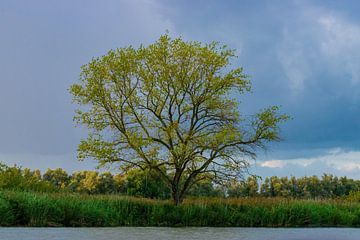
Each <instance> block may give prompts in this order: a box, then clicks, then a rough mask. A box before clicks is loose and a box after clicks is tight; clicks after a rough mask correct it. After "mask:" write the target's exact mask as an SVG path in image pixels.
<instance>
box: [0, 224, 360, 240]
mask: <svg viewBox="0 0 360 240" xmlns="http://www.w3.org/2000/svg"><path fill="white" fill-rule="evenodd" d="M0 239H1V240H13V239H19V240H20V239H21V240H45V239H46V240H48V239H51V240H70V239H71V240H122V239H124V240H125V239H126V240H135V239H136V240H143V239H144V240H145V239H146V240H149V239H155V240H165V239H166V240H168V239H171V240H180V239H199V240H200V239H205V240H212V239H214V240H219V239H226V240H235V239H236V240H302V239H303V240H359V239H360V229H354V228H307V229H305V228H286V229H284V228H153V227H147V228H143V227H119V228H0Z"/></svg>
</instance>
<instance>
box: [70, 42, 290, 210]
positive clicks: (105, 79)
mask: <svg viewBox="0 0 360 240" xmlns="http://www.w3.org/2000/svg"><path fill="white" fill-rule="evenodd" d="M233 57H234V51H233V50H230V49H228V48H227V47H226V46H220V45H219V44H217V43H210V44H205V45H204V44H201V43H199V42H185V41H183V40H182V39H181V38H176V39H173V40H172V39H171V38H170V37H169V36H168V35H163V36H161V37H160V38H159V40H158V41H157V42H155V43H154V44H152V45H149V46H148V47H144V46H141V47H140V48H138V49H135V48H133V47H127V48H120V49H116V50H111V51H109V52H108V54H106V55H104V56H102V57H99V58H94V59H93V60H91V61H90V62H89V63H88V64H87V65H85V66H83V67H82V72H81V78H80V82H79V83H77V84H74V85H72V86H71V88H70V92H71V93H72V95H73V99H74V101H75V102H76V103H78V104H80V105H82V106H84V108H81V109H79V110H78V111H77V116H76V119H77V121H78V122H79V123H80V124H83V125H85V126H86V127H88V128H89V130H90V134H89V137H88V138H87V139H86V140H83V141H81V143H80V145H79V147H78V156H79V159H85V158H89V157H90V158H95V159H97V160H98V161H99V163H100V164H106V163H119V165H120V167H121V169H122V170H124V171H125V172H126V171H128V170H129V169H132V168H137V169H141V170H145V169H150V170H151V171H156V172H158V174H159V175H160V176H161V178H162V181H164V183H165V184H166V185H167V186H168V188H169V189H170V190H171V194H172V198H173V200H174V202H175V204H179V203H181V202H182V200H183V198H184V196H185V195H186V193H187V192H188V190H189V189H190V188H191V186H193V185H194V184H196V183H197V182H199V181H202V180H204V179H205V178H208V177H209V176H211V178H212V179H216V180H217V181H218V182H220V181H221V180H228V179H231V178H233V179H234V178H235V179H238V178H241V177H242V171H243V170H244V169H245V168H246V167H247V166H248V159H249V157H254V156H255V153H256V149H257V147H263V146H265V144H266V143H267V142H269V141H275V140H278V139H279V128H278V125H279V123H281V122H283V121H285V120H286V119H287V118H288V117H287V116H286V115H282V114H279V113H278V107H270V108H267V109H265V110H263V111H261V112H260V113H258V114H256V115H254V116H253V117H251V118H249V119H247V118H245V115H244V114H240V113H239V112H238V104H237V103H238V101H237V99H233V98H232V97H230V96H236V97H238V96H237V95H235V94H238V93H244V92H247V91H249V89H250V82H249V80H248V78H247V76H246V75H244V73H243V70H242V68H238V67H235V68H232V67H231V66H230V63H231V60H232V59H233Z"/></svg>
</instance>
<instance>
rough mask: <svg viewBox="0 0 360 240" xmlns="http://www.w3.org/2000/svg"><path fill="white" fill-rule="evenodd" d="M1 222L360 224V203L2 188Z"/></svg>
mask: <svg viewBox="0 0 360 240" xmlns="http://www.w3.org/2000/svg"><path fill="white" fill-rule="evenodd" d="M0 225H1V226H32V227H41V226H45V227H61V226H64V227H115V226H209V227H210V226H211V227H359V226H360V204H359V203H351V202H347V201H343V200H290V199H280V198H272V199H269V198H248V199H210V198H204V199H192V200H186V201H185V202H184V204H182V205H181V206H174V205H173V204H172V203H171V202H170V201H165V200H150V199H142V198H134V197H124V196H115V195H80V194H64V193H51V194H50V193H31V192H19V191H1V192H0Z"/></svg>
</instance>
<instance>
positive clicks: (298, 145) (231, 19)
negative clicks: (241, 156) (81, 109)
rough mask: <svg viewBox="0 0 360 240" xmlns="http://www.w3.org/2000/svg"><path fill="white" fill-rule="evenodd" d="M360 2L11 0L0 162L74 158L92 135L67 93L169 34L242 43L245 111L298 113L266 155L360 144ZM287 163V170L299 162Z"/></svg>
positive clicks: (4, 13) (1, 41) (6, 7)
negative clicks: (132, 48)
mask: <svg viewBox="0 0 360 240" xmlns="http://www.w3.org/2000/svg"><path fill="white" fill-rule="evenodd" d="M359 8H360V6H359V4H358V3H357V1H342V2H341V4H340V3H339V2H335V1H226V2H220V1H149V0H147V1H146V0H143V1H105V2H99V1H61V2H59V1H33V2H31V3H30V2H28V1H2V2H1V3H0V31H1V38H0V52H1V55H0V73H1V80H0V81H1V88H0V111H1V119H0V123H1V124H0V133H1V136H0V154H2V155H0V157H1V156H4V157H7V158H11V159H16V160H17V159H18V158H19V157H14V156H18V154H22V156H24V155H25V156H26V155H28V156H29V159H31V161H29V162H32V163H34V162H35V161H36V156H39V158H40V157H41V158H42V159H45V157H44V156H43V155H52V156H58V157H54V158H52V159H64V160H56V162H57V163H58V165H59V166H60V165H61V164H63V165H66V164H68V163H69V161H75V160H74V159H71V160H69V158H72V157H73V155H74V152H75V149H76V145H77V143H78V141H79V140H80V139H81V137H82V136H84V135H85V131H84V130H83V129H75V128H74V124H73V122H72V116H73V110H74V106H72V105H71V96H69V94H68V92H67V89H68V87H69V86H70V84H72V83H73V82H74V81H76V80H77V79H78V74H79V71H80V66H81V65H82V64H85V63H86V62H88V61H89V60H90V59H91V58H92V57H94V56H99V55H102V54H104V53H106V52H107V51H108V50H109V49H111V48H115V47H121V46H126V45H129V44H133V45H138V44H140V43H145V44H147V43H150V42H152V41H154V40H155V39H156V38H157V37H158V36H159V35H160V34H161V33H164V32H165V30H169V31H170V33H171V35H175V36H178V35H181V36H183V37H184V38H185V39H189V40H200V41H205V42H209V41H212V40H218V41H220V42H221V43H225V44H228V45H229V46H230V47H232V48H236V49H237V54H238V55H239V58H238V59H236V60H235V62H234V64H237V65H241V66H243V67H244V69H245V72H246V73H247V74H249V75H251V79H252V82H253V93H252V94H249V95H246V96H244V98H243V99H241V100H242V104H241V110H242V111H245V112H246V113H248V114H251V113H254V112H256V110H259V109H261V108H263V107H265V106H268V105H281V106H282V110H283V111H284V112H287V113H289V114H290V115H291V116H292V117H293V120H291V121H290V122H289V123H287V124H285V125H284V126H283V128H282V133H283V138H284V141H283V142H281V143H277V144H274V145H272V147H271V149H272V150H271V151H270V152H269V153H267V154H264V155H260V156H259V157H260V160H261V159H262V160H268V161H270V160H276V159H278V160H279V159H280V160H284V159H293V158H296V159H298V158H311V157H314V156H315V155H314V154H315V153H319V154H320V153H321V154H325V155H326V153H325V152H326V151H327V149H333V148H341V149H342V150H343V151H351V152H354V151H355V152H356V151H359V150H360V145H359V144H360V141H359V137H358V135H359V132H360V127H359V126H360V124H359V120H360V105H359V102H360V101H359V100H360V64H359V62H360V17H359V16H358V14H357V12H358V11H357V10H358V9H359ZM5 154H6V155H5ZM11 156H13V157H11ZM59 156H68V157H59ZM316 156H318V155H316ZM339 156H340V157H341V156H343V155H339ZM65 158H66V160H65ZM49 159H50V158H49ZM4 160H6V159H4ZM14 161H15V160H14ZM53 161H55V160H53ZM322 161H323V159H322ZM354 161H355V160H354ZM34 164H35V163H34ZM85 165H86V164H85ZM85 165H84V166H85ZM34 166H37V165H36V164H35V165H34ZM89 166H90V165H89ZM287 166H292V167H288V168H283V170H284V169H285V170H284V171H288V172H289V174H290V173H291V171H292V170H291V169H294V168H295V167H296V165H287ZM306 166H308V165H306ZM306 166H303V167H304V168H306ZM312 166H313V167H314V168H317V167H318V164H315V163H314V164H313V165H312ZM74 168H75V167H74ZM264 168H266V166H265V167H264ZM339 171H342V170H341V169H340V170H339Z"/></svg>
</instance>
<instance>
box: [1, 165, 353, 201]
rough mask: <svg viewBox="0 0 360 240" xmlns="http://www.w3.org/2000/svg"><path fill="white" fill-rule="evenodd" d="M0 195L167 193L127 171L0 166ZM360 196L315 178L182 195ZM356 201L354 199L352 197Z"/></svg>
mask: <svg viewBox="0 0 360 240" xmlns="http://www.w3.org/2000/svg"><path fill="white" fill-rule="evenodd" d="M0 189H3V190H6V189H7V190H17V191H18V190H20V191H34V192H63V193H64V192H65V193H80V194H90V195H96V194H103V195H104V194H111V195H114V194H117V195H127V196H137V197H144V198H152V199H169V198H170V197H171V194H170V190H169V188H168V187H167V186H166V184H164V182H163V181H162V180H161V177H160V176H159V175H158V174H157V172H150V171H149V170H145V171H143V170H138V169H132V170H130V171H128V172H127V173H126V174H112V173H110V172H102V173H100V172H96V171H78V172H74V173H73V174H68V173H67V172H66V171H64V170H63V169H60V168H58V169H54V170H52V169H48V170H47V171H46V172H45V173H44V174H43V175H42V174H41V173H40V171H39V170H35V171H32V170H30V169H26V168H25V169H22V168H20V167H17V166H13V167H9V166H6V165H4V164H2V165H0ZM359 190H360V181H359V180H353V179H348V178H346V177H340V178H339V177H334V176H333V175H327V174H324V175H323V176H322V177H321V178H318V177H316V176H310V177H301V178H295V177H291V178H288V177H280V178H279V177H275V176H274V177H270V178H265V179H263V180H261V179H259V178H257V177H255V176H250V177H248V178H247V179H245V180H243V181H239V182H235V181H229V182H225V183H224V184H223V185H218V184H215V183H214V182H212V181H210V180H209V179H204V180H202V181H198V182H197V183H196V184H194V185H193V186H192V187H191V188H190V189H189V192H188V196H190V197H223V198H225V197H228V198H241V197H268V198H273V197H283V198H297V199H329V198H338V197H344V196H347V195H349V194H350V193H351V196H352V197H353V198H356V197H358V195H354V192H357V191H359ZM358 198H360V197H358Z"/></svg>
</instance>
